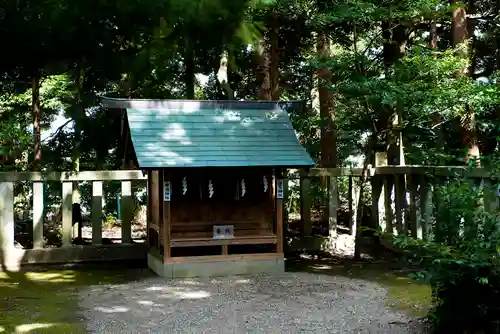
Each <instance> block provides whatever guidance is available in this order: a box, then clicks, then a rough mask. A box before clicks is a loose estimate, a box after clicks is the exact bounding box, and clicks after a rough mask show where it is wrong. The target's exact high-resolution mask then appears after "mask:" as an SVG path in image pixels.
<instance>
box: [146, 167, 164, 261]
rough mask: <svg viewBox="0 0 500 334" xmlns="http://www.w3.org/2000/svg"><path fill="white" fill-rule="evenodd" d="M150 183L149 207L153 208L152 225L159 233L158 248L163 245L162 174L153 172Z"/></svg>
mask: <svg viewBox="0 0 500 334" xmlns="http://www.w3.org/2000/svg"><path fill="white" fill-rule="evenodd" d="M148 182H149V192H150V194H151V197H150V198H148V201H150V203H149V207H150V208H151V215H150V216H151V223H152V225H154V226H155V227H156V228H155V230H156V231H157V232H158V240H156V242H157V244H158V247H159V246H160V245H161V239H162V236H161V230H160V189H161V188H160V187H161V185H160V172H159V171H157V170H154V171H151V179H150V180H148ZM158 251H159V249H158Z"/></svg>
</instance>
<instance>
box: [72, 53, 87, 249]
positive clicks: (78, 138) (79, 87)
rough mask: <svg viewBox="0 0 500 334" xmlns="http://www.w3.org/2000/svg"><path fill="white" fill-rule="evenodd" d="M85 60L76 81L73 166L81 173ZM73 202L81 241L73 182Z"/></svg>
mask: <svg viewBox="0 0 500 334" xmlns="http://www.w3.org/2000/svg"><path fill="white" fill-rule="evenodd" d="M84 65H85V60H84V59H83V60H82V61H81V64H80V69H79V72H78V75H77V77H76V80H75V85H76V92H77V93H76V108H75V110H76V113H75V114H74V115H73V120H74V122H75V126H74V143H73V150H72V165H73V171H75V172H79V171H80V151H81V144H82V121H83V120H84V118H85V102H84V99H83V81H84V78H85V70H84ZM72 202H73V210H74V211H76V212H74V213H73V217H75V218H79V220H80V221H73V224H74V227H76V231H75V232H76V233H74V235H77V236H78V238H79V239H80V240H81V238H82V237H83V235H82V222H81V214H80V211H81V207H80V203H81V196H80V189H79V185H78V182H73V194H72Z"/></svg>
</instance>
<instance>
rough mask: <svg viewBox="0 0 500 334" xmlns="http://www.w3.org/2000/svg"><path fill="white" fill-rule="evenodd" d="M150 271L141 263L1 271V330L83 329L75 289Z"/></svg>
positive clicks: (121, 280)
mask: <svg viewBox="0 0 500 334" xmlns="http://www.w3.org/2000/svg"><path fill="white" fill-rule="evenodd" d="M150 275H152V274H151V273H150V272H149V270H148V269H146V268H144V263H143V262H142V261H141V262H133V263H131V262H130V261H128V262H127V263H121V262H114V263H112V264H106V265H105V266H103V264H85V265H74V266H44V267H43V268H40V267H25V268H23V270H22V271H20V272H12V271H6V270H5V268H4V271H3V272H2V271H0V333H1V332H4V333H42V334H43V333H85V332H86V331H85V326H84V319H83V316H82V315H81V314H80V313H79V308H78V298H77V297H76V296H77V295H76V292H77V291H79V290H80V289H82V288H85V287H89V286H95V285H102V284H120V283H127V282H131V281H135V280H138V279H142V278H144V277H148V276H150Z"/></svg>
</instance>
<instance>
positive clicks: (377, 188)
mask: <svg viewBox="0 0 500 334" xmlns="http://www.w3.org/2000/svg"><path fill="white" fill-rule="evenodd" d="M371 186H372V203H371V207H372V208H371V209H372V226H376V227H377V228H378V227H380V228H381V229H382V231H384V232H386V231H387V225H386V221H385V217H383V215H382V214H383V212H384V207H383V196H381V195H382V191H383V183H382V177H381V176H380V175H374V176H372V178H371Z"/></svg>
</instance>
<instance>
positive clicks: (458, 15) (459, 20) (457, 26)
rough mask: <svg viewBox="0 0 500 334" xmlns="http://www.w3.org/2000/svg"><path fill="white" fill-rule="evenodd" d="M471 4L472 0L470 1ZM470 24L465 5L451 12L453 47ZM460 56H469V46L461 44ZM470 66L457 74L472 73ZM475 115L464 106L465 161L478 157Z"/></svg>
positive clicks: (462, 39) (465, 36)
mask: <svg viewBox="0 0 500 334" xmlns="http://www.w3.org/2000/svg"><path fill="white" fill-rule="evenodd" d="M451 4H452V5H457V1H456V0H451ZM470 4H471V5H472V4H473V3H472V1H471V2H470ZM471 28H472V27H471V25H469V24H468V23H467V11H466V8H465V7H457V8H455V9H454V10H453V12H452V20H451V30H452V31H451V36H452V43H453V46H454V47H458V46H459V45H460V44H461V43H466V42H467V39H468V38H469V30H468V29H471ZM458 54H459V55H460V56H461V57H464V58H468V57H470V56H471V54H470V52H469V47H467V46H465V45H464V46H462V47H461V48H460V50H459V53H458ZM470 70H471V68H470V67H464V68H463V69H462V70H461V71H460V72H459V73H458V75H472V74H473V73H470ZM475 121H476V116H475V114H474V111H473V110H470V108H469V107H468V106H465V112H464V114H463V116H462V117H461V120H460V133H461V136H462V145H463V146H464V147H466V148H467V150H466V157H465V158H466V161H467V162H468V161H469V160H470V159H479V157H480V151H479V141H478V137H477V132H476V126H475Z"/></svg>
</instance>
